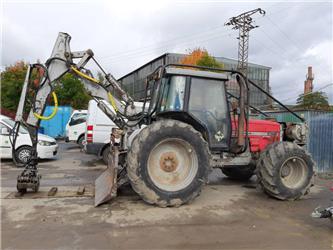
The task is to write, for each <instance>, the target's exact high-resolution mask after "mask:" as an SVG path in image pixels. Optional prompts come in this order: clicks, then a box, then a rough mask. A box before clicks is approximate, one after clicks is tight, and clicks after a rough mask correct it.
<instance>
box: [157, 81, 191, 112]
mask: <svg viewBox="0 0 333 250" xmlns="http://www.w3.org/2000/svg"><path fill="white" fill-rule="evenodd" d="M185 85H186V77H185V76H172V77H171V78H170V80H169V82H168V83H166V84H165V85H164V89H163V96H162V102H161V106H160V111H161V112H163V111H181V110H183V108H184V95H185Z"/></svg>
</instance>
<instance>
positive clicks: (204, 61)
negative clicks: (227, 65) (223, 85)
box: [180, 48, 224, 69]
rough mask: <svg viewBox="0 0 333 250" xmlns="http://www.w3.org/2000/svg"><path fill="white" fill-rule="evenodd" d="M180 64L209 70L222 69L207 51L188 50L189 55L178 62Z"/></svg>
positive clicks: (199, 49) (221, 65) (198, 49)
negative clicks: (208, 68) (209, 68)
mask: <svg viewBox="0 0 333 250" xmlns="http://www.w3.org/2000/svg"><path fill="white" fill-rule="evenodd" d="M180 64H188V65H197V66H203V67H211V68H220V69H222V68H223V66H224V65H223V64H222V63H220V62H218V61H217V60H216V59H215V58H214V57H213V56H211V55H209V53H208V52H207V50H205V49H201V48H196V49H193V50H190V52H189V54H188V55H186V56H185V57H183V58H182V59H181V60H180Z"/></svg>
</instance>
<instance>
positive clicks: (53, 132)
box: [39, 106, 73, 138]
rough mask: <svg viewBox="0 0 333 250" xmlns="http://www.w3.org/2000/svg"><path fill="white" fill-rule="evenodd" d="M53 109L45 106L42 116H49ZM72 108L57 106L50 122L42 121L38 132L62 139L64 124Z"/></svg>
mask: <svg viewBox="0 0 333 250" xmlns="http://www.w3.org/2000/svg"><path fill="white" fill-rule="evenodd" d="M53 109H54V106H47V107H46V109H45V111H44V114H43V115H44V116H49V115H50V114H51V113H52V111H53ZM72 110H73V109H72V107H70V106H59V107H58V112H57V114H56V115H55V116H54V117H53V118H52V119H51V120H42V121H41V124H40V129H39V132H40V133H42V134H45V135H49V136H52V137H55V138H57V137H64V136H65V133H66V131H65V129H66V124H67V122H68V120H69V118H70V116H71V114H72Z"/></svg>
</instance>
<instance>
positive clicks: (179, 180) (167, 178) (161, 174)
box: [147, 139, 198, 192]
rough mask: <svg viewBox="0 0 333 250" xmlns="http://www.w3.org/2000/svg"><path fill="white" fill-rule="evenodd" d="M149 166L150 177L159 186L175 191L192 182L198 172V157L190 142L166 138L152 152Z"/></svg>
mask: <svg viewBox="0 0 333 250" xmlns="http://www.w3.org/2000/svg"><path fill="white" fill-rule="evenodd" d="M147 168H148V174H149V177H150V179H151V180H152V182H153V183H154V184H155V185H156V186H157V187H158V188H160V189H162V190H165V191H172V192H175V191H179V190H182V189H184V188H186V187H187V186H189V185H190V184H191V183H192V181H193V179H194V178H195V176H196V174H197V172H198V157H197V154H196V151H195V150H194V148H193V147H192V146H191V145H190V144H189V143H188V142H186V141H184V140H181V139H166V140H163V141H161V142H160V143H158V144H157V145H156V146H155V147H154V148H153V149H152V151H151V152H150V154H149V158H148V164H147Z"/></svg>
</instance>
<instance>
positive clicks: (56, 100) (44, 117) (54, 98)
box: [33, 91, 58, 120]
mask: <svg viewBox="0 0 333 250" xmlns="http://www.w3.org/2000/svg"><path fill="white" fill-rule="evenodd" d="M52 96H53V100H54V109H53V111H52V114H51V115H49V116H42V115H39V114H37V113H33V114H34V116H35V117H36V118H38V119H41V120H50V119H52V118H53V117H54V116H55V115H56V113H57V111H58V98H57V95H56V93H55V92H54V91H53V92H52Z"/></svg>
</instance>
